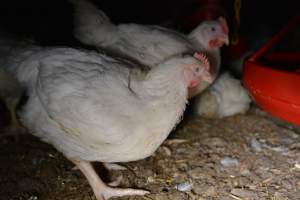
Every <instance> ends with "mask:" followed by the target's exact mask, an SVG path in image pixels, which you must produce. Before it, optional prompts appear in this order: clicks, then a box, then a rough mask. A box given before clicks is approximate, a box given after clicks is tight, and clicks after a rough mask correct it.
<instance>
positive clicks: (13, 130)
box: [6, 103, 26, 142]
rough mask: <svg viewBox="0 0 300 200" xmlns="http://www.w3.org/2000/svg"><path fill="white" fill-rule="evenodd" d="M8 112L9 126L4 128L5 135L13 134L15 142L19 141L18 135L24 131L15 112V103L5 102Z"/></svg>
mask: <svg viewBox="0 0 300 200" xmlns="http://www.w3.org/2000/svg"><path fill="white" fill-rule="evenodd" d="M6 105H7V109H8V111H9V114H10V120H11V121H10V126H9V127H8V128H7V129H6V132H8V134H7V135H14V137H15V140H16V142H19V140H20V135H22V134H23V133H25V132H26V130H25V128H24V127H23V126H22V125H21V123H20V121H19V119H18V118H17V113H16V104H14V103H12V104H6Z"/></svg>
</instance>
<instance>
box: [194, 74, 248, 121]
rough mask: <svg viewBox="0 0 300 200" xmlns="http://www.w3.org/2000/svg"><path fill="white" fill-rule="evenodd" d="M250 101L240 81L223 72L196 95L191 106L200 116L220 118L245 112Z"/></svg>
mask: <svg viewBox="0 0 300 200" xmlns="http://www.w3.org/2000/svg"><path fill="white" fill-rule="evenodd" d="M250 103H251V100H250V98H249V96H248V93H247V91H246V89H245V88H244V87H243V86H242V85H241V82H240V81H239V80H238V79H235V78H233V77H232V76H231V75H230V74H229V73H224V74H221V75H220V77H219V78H218V79H217V80H216V81H215V82H214V83H213V84H212V85H211V87H209V88H208V89H207V90H206V91H205V92H203V93H202V94H201V95H200V96H199V97H196V99H195V102H194V105H193V106H194V112H195V113H196V114H198V115H200V116H204V117H209V118H216V117H219V118H222V117H228V116H232V115H235V114H238V113H245V112H246V111H247V110H248V108H249V105H250Z"/></svg>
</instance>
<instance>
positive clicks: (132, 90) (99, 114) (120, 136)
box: [7, 47, 212, 200]
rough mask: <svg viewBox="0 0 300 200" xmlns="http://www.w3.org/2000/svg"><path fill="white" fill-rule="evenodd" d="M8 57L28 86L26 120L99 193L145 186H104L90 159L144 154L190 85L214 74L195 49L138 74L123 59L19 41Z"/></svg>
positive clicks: (178, 111) (175, 118)
mask: <svg viewBox="0 0 300 200" xmlns="http://www.w3.org/2000/svg"><path fill="white" fill-rule="evenodd" d="M7 63H8V65H7V66H8V67H11V68H10V70H11V71H14V73H15V74H16V76H17V78H18V80H19V81H20V82H21V84H22V85H24V86H25V87H26V88H27V90H28V92H29V93H28V94H29V100H28V102H27V103H26V105H25V106H24V108H23V110H22V112H21V113H20V116H21V119H22V121H23V123H24V125H25V126H27V128H28V129H29V130H30V132H31V133H32V134H34V135H36V136H38V137H39V138H41V139H42V140H44V141H46V142H48V143H50V144H52V145H54V146H55V147H56V148H57V149H58V150H60V151H61V152H63V153H64V155H65V156H66V157H67V158H68V159H70V160H71V161H72V162H73V163H75V164H76V165H77V166H78V168H79V169H80V170H81V171H82V173H83V174H84V175H85V177H86V178H87V180H88V181H89V183H90V185H91V187H92V189H93V191H94V193H95V195H96V198H97V199H98V200H102V199H109V198H110V197H113V196H124V195H144V194H147V193H148V192H147V191H144V190H136V189H120V188H112V187H108V186H107V185H105V184H104V183H103V182H102V180H101V179H100V178H99V176H98V175H97V174H96V172H95V170H94V169H93V167H92V165H91V164H90V162H92V161H101V162H127V161H134V160H139V159H143V158H145V157H147V156H150V155H151V154H152V153H153V152H154V151H155V150H156V149H157V148H158V146H159V145H160V144H161V143H162V142H163V141H164V140H165V138H166V137H167V136H168V134H169V133H170V131H171V130H172V129H173V128H174V126H175V125H176V124H177V123H178V122H179V120H180V118H181V116H182V114H183V112H184V109H185V106H186V103H187V97H188V88H190V87H197V86H198V84H202V82H203V81H207V82H211V81H212V76H211V75H210V74H209V63H208V61H207V59H206V58H205V57H204V56H203V54H199V53H198V54H195V55H194V57H193V56H190V55H185V56H181V55H177V56H176V55H174V56H173V57H170V58H169V59H167V60H165V61H163V62H161V63H160V64H158V65H157V66H156V67H154V68H153V69H151V70H150V71H149V72H147V73H146V74H145V75H144V76H141V75H140V74H141V73H143V72H142V71H141V70H140V69H139V67H136V66H133V65H130V64H128V62H124V61H123V60H120V59H115V58H111V57H108V56H106V55H103V54H99V53H96V52H89V51H80V50H75V49H71V48H46V49H43V48H39V47H32V48H29V49H23V50H19V51H16V53H15V54H14V55H12V56H11V57H10V58H9V62H7Z"/></svg>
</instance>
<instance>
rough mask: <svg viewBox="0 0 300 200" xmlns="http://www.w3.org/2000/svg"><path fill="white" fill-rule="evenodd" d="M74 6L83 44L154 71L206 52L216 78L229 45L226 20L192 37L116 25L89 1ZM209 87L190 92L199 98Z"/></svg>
mask: <svg viewBox="0 0 300 200" xmlns="http://www.w3.org/2000/svg"><path fill="white" fill-rule="evenodd" d="M70 2H72V3H73V4H74V7H75V13H74V34H75V37H76V38H77V39H79V40H80V41H81V42H82V43H85V44H88V45H92V46H95V47H97V48H99V49H106V50H109V51H110V52H111V53H113V54H114V55H115V54H117V55H118V56H120V57H123V58H124V57H125V58H126V59H130V60H134V61H136V62H138V63H141V64H143V65H144V66H146V67H149V68H152V67H153V66H156V65H157V64H158V63H160V62H162V61H163V60H166V59H168V58H169V57H170V56H172V55H176V54H178V53H185V52H193V51H195V50H197V51H206V52H207V55H208V57H209V61H210V63H211V74H212V76H213V78H215V77H216V75H217V73H218V71H219V68H220V52H219V48H220V47H221V46H223V44H224V43H228V27H227V23H226V20H225V19H224V18H222V17H220V18H219V19H218V20H212V21H205V22H203V23H201V24H200V25H199V26H198V27H197V28H196V29H195V30H194V31H192V32H191V33H190V34H189V35H188V36H186V35H183V34H181V33H179V32H176V31H174V30H170V29H167V28H163V27H160V26H151V25H139V24H133V23H131V24H120V25H115V24H113V23H112V22H111V21H110V19H109V18H108V17H107V16H106V14H105V13H104V12H103V11H101V10H100V9H98V8H97V7H96V6H95V5H93V4H92V3H90V2H88V1H87V0H70ZM207 86H209V84H208V83H203V84H201V85H199V86H198V87H197V88H194V89H191V90H190V91H189V95H190V96H195V95H197V94H199V93H200V92H201V91H203V90H204V89H205V88H206V87H207Z"/></svg>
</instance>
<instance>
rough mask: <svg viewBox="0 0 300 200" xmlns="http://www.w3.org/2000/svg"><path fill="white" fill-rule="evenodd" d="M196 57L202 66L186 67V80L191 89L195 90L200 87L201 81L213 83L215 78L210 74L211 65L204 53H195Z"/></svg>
mask: <svg viewBox="0 0 300 200" xmlns="http://www.w3.org/2000/svg"><path fill="white" fill-rule="evenodd" d="M194 57H195V58H196V59H197V60H199V61H200V62H201V63H202V65H199V64H192V65H186V66H184V67H185V68H184V70H185V71H184V78H185V81H186V82H187V84H188V87H189V88H194V87H197V86H198V85H199V83H200V82H201V81H206V82H209V83H211V82H212V81H213V78H212V76H211V74H210V72H209V71H210V65H209V62H208V60H207V58H206V56H205V55H204V54H203V53H195V54H194Z"/></svg>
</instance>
